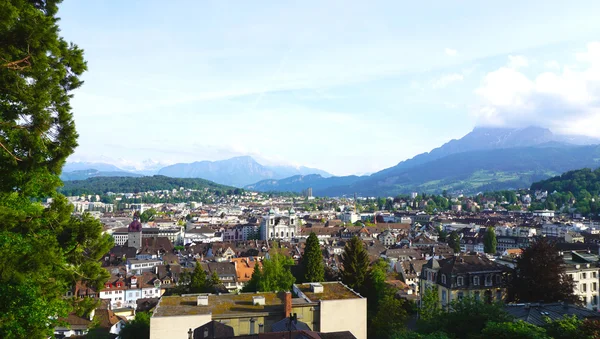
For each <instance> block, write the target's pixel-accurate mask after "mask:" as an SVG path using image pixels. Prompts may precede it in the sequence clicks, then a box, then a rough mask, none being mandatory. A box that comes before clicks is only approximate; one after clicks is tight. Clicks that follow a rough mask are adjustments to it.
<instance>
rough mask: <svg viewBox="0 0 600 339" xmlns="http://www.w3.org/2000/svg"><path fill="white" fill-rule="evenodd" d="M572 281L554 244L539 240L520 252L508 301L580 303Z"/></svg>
mask: <svg viewBox="0 0 600 339" xmlns="http://www.w3.org/2000/svg"><path fill="white" fill-rule="evenodd" d="M573 288H574V282H573V279H572V278H571V277H570V276H569V275H568V274H566V272H565V267H564V261H563V258H562V256H561V255H560V254H559V253H558V250H557V249H556V246H555V245H554V243H552V242H550V241H548V240H546V239H544V238H542V239H539V240H537V241H535V242H534V243H533V244H531V246H529V247H528V248H526V249H525V250H523V253H522V254H521V257H520V258H518V259H517V265H516V268H515V274H514V277H513V279H512V281H511V284H510V286H509V293H510V298H511V299H513V300H515V301H518V302H539V301H542V300H543V301H544V302H558V301H566V302H573V303H577V302H579V299H578V298H577V296H575V294H574V293H573Z"/></svg>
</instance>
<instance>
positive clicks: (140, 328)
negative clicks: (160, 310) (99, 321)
mask: <svg viewBox="0 0 600 339" xmlns="http://www.w3.org/2000/svg"><path fill="white" fill-rule="evenodd" d="M119 338H121V339H148V338H150V313H148V312H137V313H136V314H135V319H133V320H132V321H130V322H129V323H127V324H126V325H125V326H124V327H123V328H122V329H121V332H119Z"/></svg>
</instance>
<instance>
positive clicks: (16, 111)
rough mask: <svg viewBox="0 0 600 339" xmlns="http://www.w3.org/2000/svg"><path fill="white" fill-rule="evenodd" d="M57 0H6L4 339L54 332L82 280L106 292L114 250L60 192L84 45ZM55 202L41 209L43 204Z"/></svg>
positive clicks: (1, 128)
mask: <svg viewBox="0 0 600 339" xmlns="http://www.w3.org/2000/svg"><path fill="white" fill-rule="evenodd" d="M58 3H59V1H56V0H46V1H41V0H38V1H26V0H9V1H0V173H1V175H0V256H1V257H2V258H3V259H2V263H0V297H1V302H0V337H2V338H24V337H28V338H37V337H48V336H51V335H52V332H53V328H54V327H55V326H56V323H57V318H58V317H61V316H66V315H67V313H68V312H70V311H72V309H73V305H71V304H70V303H69V300H67V299H63V298H62V296H63V295H64V294H65V293H66V292H67V290H68V289H69V288H70V287H71V286H72V285H73V284H75V282H76V281H83V282H84V283H86V284H87V285H88V286H90V287H92V288H99V287H100V286H101V285H102V284H103V283H104V282H105V281H106V279H107V277H108V274H107V272H106V271H105V270H103V269H102V268H101V267H100V263H99V259H100V258H101V257H102V255H103V254H104V253H106V252H107V251H108V250H109V249H110V247H111V246H112V241H111V238H110V236H108V235H102V225H101V224H100V222H99V221H97V220H94V219H93V218H91V217H89V216H87V215H84V216H82V217H74V216H71V212H72V206H71V205H70V204H69V203H68V201H67V200H66V199H65V197H64V196H62V195H60V194H58V193H57V191H56V189H57V188H58V187H59V186H60V185H61V181H60V179H59V175H60V172H61V169H62V166H63V165H64V163H65V161H66V158H67V157H68V156H69V155H70V154H72V153H73V151H74V149H75V147H76V146H77V141H76V140H77V132H76V131H75V124H74V122H73V115H72V113H71V106H70V104H69V101H70V99H71V95H72V91H73V90H74V89H76V88H78V87H79V86H81V84H82V82H81V80H80V79H79V77H80V75H81V74H82V73H83V72H84V71H85V70H86V63H85V61H84V59H83V51H82V50H81V49H79V48H78V47H77V46H76V45H73V44H69V43H68V42H66V41H65V40H64V39H63V38H61V37H60V36H59V34H58V33H59V29H58V25H57V23H58V17H57V12H58ZM45 198H52V202H51V203H50V204H49V205H47V206H44V205H42V204H41V201H42V200H43V199H45Z"/></svg>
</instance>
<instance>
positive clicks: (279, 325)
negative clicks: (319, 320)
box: [271, 318, 312, 332]
mask: <svg viewBox="0 0 600 339" xmlns="http://www.w3.org/2000/svg"><path fill="white" fill-rule="evenodd" d="M287 331H312V330H311V329H310V327H309V326H308V325H307V324H306V323H303V322H301V321H298V320H295V321H290V318H285V319H281V320H280V321H278V322H276V323H274V324H273V325H271V332H287Z"/></svg>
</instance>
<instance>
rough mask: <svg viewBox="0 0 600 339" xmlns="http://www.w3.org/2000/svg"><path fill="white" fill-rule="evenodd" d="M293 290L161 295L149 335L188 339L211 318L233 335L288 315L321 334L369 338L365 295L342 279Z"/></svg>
mask: <svg viewBox="0 0 600 339" xmlns="http://www.w3.org/2000/svg"><path fill="white" fill-rule="evenodd" d="M293 291H294V296H293V295H292V293H291V292H281V293H241V294H222V295H184V296H168V297H162V298H161V300H160V301H159V303H158V305H157V306H156V308H155V310H154V313H153V314H152V317H151V318H150V339H162V338H166V339H179V338H182V339H185V338H187V336H188V331H189V330H190V329H192V330H194V329H196V328H198V327H200V326H202V325H204V324H206V323H208V322H210V321H211V320H215V321H218V322H220V323H223V324H226V325H228V326H231V327H232V328H233V330H234V333H235V335H248V334H257V333H263V332H270V331H271V326H272V325H273V324H274V323H276V322H279V321H280V320H282V319H284V318H286V317H288V316H289V315H290V314H296V315H297V319H298V321H301V322H303V323H305V324H307V325H308V326H309V327H310V328H311V330H313V331H317V332H337V331H350V332H351V333H352V334H353V335H354V336H355V337H356V338H358V339H366V338H367V299H366V298H363V297H362V296H360V295H359V294H357V293H355V292H354V291H352V290H351V289H349V288H348V287H346V286H345V285H343V284H342V283H339V282H326V283H315V284H302V285H294V286H293Z"/></svg>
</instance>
